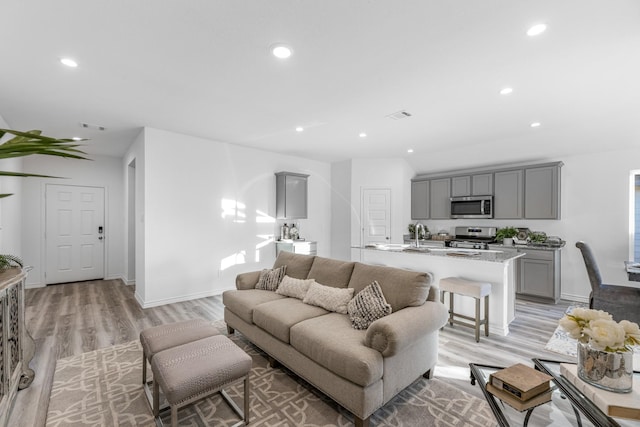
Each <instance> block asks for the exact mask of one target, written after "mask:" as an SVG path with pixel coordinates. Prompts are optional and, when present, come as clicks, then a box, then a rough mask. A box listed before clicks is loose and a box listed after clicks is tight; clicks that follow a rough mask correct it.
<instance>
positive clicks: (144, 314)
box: [9, 280, 569, 427]
mask: <svg viewBox="0 0 640 427" xmlns="http://www.w3.org/2000/svg"><path fill="white" fill-rule="evenodd" d="M133 292H134V288H133V287H132V286H126V285H124V284H123V283H122V282H121V281H119V280H100V281H92V282H82V283H70V284H62V285H50V286H47V287H45V288H37V289H28V290H27V291H26V295H25V303H26V322H27V328H28V330H29V331H30V333H31V335H32V336H33V338H34V339H35V341H36V354H35V357H34V359H33V361H32V362H31V367H32V368H33V369H34V370H35V372H36V376H35V380H34V382H33V383H32V384H31V386H30V387H29V388H27V389H25V390H22V391H20V392H19V393H18V398H17V400H16V404H15V407H14V409H13V412H12V415H11V419H10V424H9V425H11V426H24V427H27V426H29V427H31V426H34V427H35V426H44V424H45V419H46V414H47V406H48V402H49V394H50V389H51V382H52V380H53V373H54V370H55V365H56V360H57V359H61V358H64V357H69V356H73V355H78V354H81V353H83V352H87V351H91V350H95V349H98V348H103V347H108V346H111V345H114V344H120V343H125V342H128V341H131V340H136V339H138V337H139V334H140V331H141V330H143V329H145V328H148V327H150V326H154V325H159V324H163V323H169V322H174V321H179V320H186V319H190V318H194V317H201V318H204V319H208V320H216V319H222V318H223V306H222V299H221V297H220V296H215V297H209V298H201V299H197V300H193V301H187V302H181V303H175V304H168V305H164V306H160V307H154V308H149V309H144V310H143V309H142V308H140V306H139V305H138V303H137V301H136V300H135V298H134V294H133ZM568 304H569V303H568V302H562V303H561V304H557V305H546V304H537V303H530V302H525V301H518V302H517V304H516V318H515V320H514V321H513V322H512V323H511V325H510V334H509V336H507V337H499V336H496V335H490V336H489V337H488V338H487V337H484V336H482V337H481V339H480V343H476V342H475V341H474V338H473V330H472V329H470V328H463V327H460V326H456V327H454V328H451V327H449V326H448V325H447V326H446V327H445V328H444V329H443V330H442V332H441V334H440V349H439V362H438V366H437V368H436V371H435V375H436V377H441V378H443V379H446V380H447V381H450V382H454V383H456V385H458V386H460V387H462V388H464V389H465V390H467V391H469V392H471V393H473V394H475V395H476V396H478V397H481V396H482V395H481V393H480V390H479V388H478V387H477V386H471V385H470V384H469V379H468V378H469V363H470V362H478V363H487V364H494V365H501V366H508V365H511V364H513V363H517V362H522V363H526V364H529V365H531V362H530V360H531V358H532V357H540V358H548V359H556V360H568V359H566V358H563V357H562V356H561V355H558V354H556V353H550V352H547V351H545V350H544V346H545V344H546V343H547V341H548V339H549V338H550V337H551V335H552V333H553V331H554V330H555V328H556V326H557V321H558V319H559V318H560V317H562V314H563V313H564V311H565V310H566V308H567V306H568Z"/></svg>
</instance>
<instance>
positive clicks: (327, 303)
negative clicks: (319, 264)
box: [302, 281, 353, 314]
mask: <svg viewBox="0 0 640 427" xmlns="http://www.w3.org/2000/svg"><path fill="white" fill-rule="evenodd" d="M351 298H353V288H334V287H333V286H325V285H321V284H320V283H318V282H316V281H314V282H313V283H312V284H311V286H310V287H309V290H308V291H307V294H306V295H305V296H304V299H303V300H302V302H303V303H305V304H310V305H316V306H318V307H322V308H324V309H325V310H329V311H335V312H336V313H341V314H347V304H348V303H349V301H351Z"/></svg>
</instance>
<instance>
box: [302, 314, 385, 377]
mask: <svg viewBox="0 0 640 427" xmlns="http://www.w3.org/2000/svg"><path fill="white" fill-rule="evenodd" d="M364 337H365V331H361V330H357V329H353V328H352V327H351V321H350V320H349V316H346V315H344V314H338V313H329V314H326V315H324V316H319V317H315V318H313V319H308V320H305V321H302V322H300V323H297V324H295V325H293V326H292V327H291V332H290V342H291V345H292V346H293V347H294V348H295V349H296V350H298V351H299V352H300V353H302V354H304V355H305V356H307V357H308V358H310V359H311V360H313V361H315V362H316V363H318V364H320V365H322V366H324V367H325V368H327V369H328V370H330V371H331V372H333V373H335V374H336V375H339V376H341V377H342V378H346V379H348V380H349V381H351V382H353V383H355V384H358V385H360V386H362V387H366V386H368V385H370V384H372V383H374V382H376V381H378V380H379V379H380V378H382V371H383V360H382V355H381V354H380V352H379V351H377V350H374V349H372V348H369V347H367V346H365V345H364Z"/></svg>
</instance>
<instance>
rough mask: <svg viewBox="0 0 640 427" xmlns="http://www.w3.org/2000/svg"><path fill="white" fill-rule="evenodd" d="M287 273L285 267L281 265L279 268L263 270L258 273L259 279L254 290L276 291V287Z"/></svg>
mask: <svg viewBox="0 0 640 427" xmlns="http://www.w3.org/2000/svg"><path fill="white" fill-rule="evenodd" d="M286 271H287V266H286V265H283V266H282V267H279V268H274V269H271V270H269V269H267V268H265V269H264V270H262V271H261V272H260V278H259V279H258V283H257V284H256V289H262V290H265V291H275V290H276V289H278V285H279V284H280V281H282V278H283V277H284V275H285V273H286Z"/></svg>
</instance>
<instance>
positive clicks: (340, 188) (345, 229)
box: [331, 160, 359, 261]
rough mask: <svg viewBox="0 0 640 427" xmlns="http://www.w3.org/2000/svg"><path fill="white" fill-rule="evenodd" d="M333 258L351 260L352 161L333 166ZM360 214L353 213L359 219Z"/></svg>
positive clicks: (333, 164)
mask: <svg viewBox="0 0 640 427" xmlns="http://www.w3.org/2000/svg"><path fill="white" fill-rule="evenodd" d="M331 188H332V191H331V257H332V258H336V259H341V260H345V261H350V260H351V250H350V247H351V217H352V209H353V205H352V203H351V160H347V161H344V162H337V163H332V164H331ZM358 215H359V213H358V212H353V216H354V217H357V216H358Z"/></svg>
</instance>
